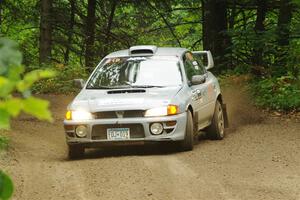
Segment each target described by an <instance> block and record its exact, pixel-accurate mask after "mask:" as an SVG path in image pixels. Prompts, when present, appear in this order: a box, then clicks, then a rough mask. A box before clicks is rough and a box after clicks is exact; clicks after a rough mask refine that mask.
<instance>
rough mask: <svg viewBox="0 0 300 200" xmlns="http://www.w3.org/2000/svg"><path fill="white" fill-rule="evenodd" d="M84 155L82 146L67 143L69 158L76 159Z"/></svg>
mask: <svg viewBox="0 0 300 200" xmlns="http://www.w3.org/2000/svg"><path fill="white" fill-rule="evenodd" d="M83 155H84V147H82V146H79V145H68V156H69V158H70V159H78V158H81V157H82V156H83Z"/></svg>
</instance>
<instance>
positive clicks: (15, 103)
mask: <svg viewBox="0 0 300 200" xmlns="http://www.w3.org/2000/svg"><path fill="white" fill-rule="evenodd" d="M0 108H1V109H3V110H6V111H7V112H8V114H10V115H11V116H13V117H16V116H18V114H19V113H20V111H21V110H22V108H23V102H22V100H21V99H18V98H12V99H8V100H5V101H3V102H1V101H0Z"/></svg>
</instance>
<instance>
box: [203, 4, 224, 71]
mask: <svg viewBox="0 0 300 200" xmlns="http://www.w3.org/2000/svg"><path fill="white" fill-rule="evenodd" d="M202 3H203V5H202V9H204V10H203V11H202V13H203V48H204V49H205V50H210V51H211V52H212V54H213V55H214V57H215V63H216V65H217V67H218V69H220V68H221V67H225V68H226V67H227V64H228V63H227V61H226V58H225V54H226V53H227V49H228V47H229V44H230V42H229V38H228V36H227V34H226V31H227V24H228V23H227V7H226V6H227V2H226V0H203V1H202Z"/></svg>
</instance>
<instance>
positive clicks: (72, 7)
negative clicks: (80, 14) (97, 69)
mask: <svg viewBox="0 0 300 200" xmlns="http://www.w3.org/2000/svg"><path fill="white" fill-rule="evenodd" d="M75 3H76V0H70V21H69V30H68V44H67V48H66V52H65V63H66V64H67V63H68V62H69V54H70V48H71V45H72V39H73V38H72V37H73V28H74V24H75V9H76V8H75Z"/></svg>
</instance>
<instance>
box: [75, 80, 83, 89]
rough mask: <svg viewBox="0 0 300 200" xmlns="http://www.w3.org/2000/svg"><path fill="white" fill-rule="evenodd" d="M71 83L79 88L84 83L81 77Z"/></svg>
mask: <svg viewBox="0 0 300 200" xmlns="http://www.w3.org/2000/svg"><path fill="white" fill-rule="evenodd" d="M73 83H74V86H75V87H77V88H79V89H82V88H83V87H84V85H85V81H84V80H83V79H74V80H73Z"/></svg>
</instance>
